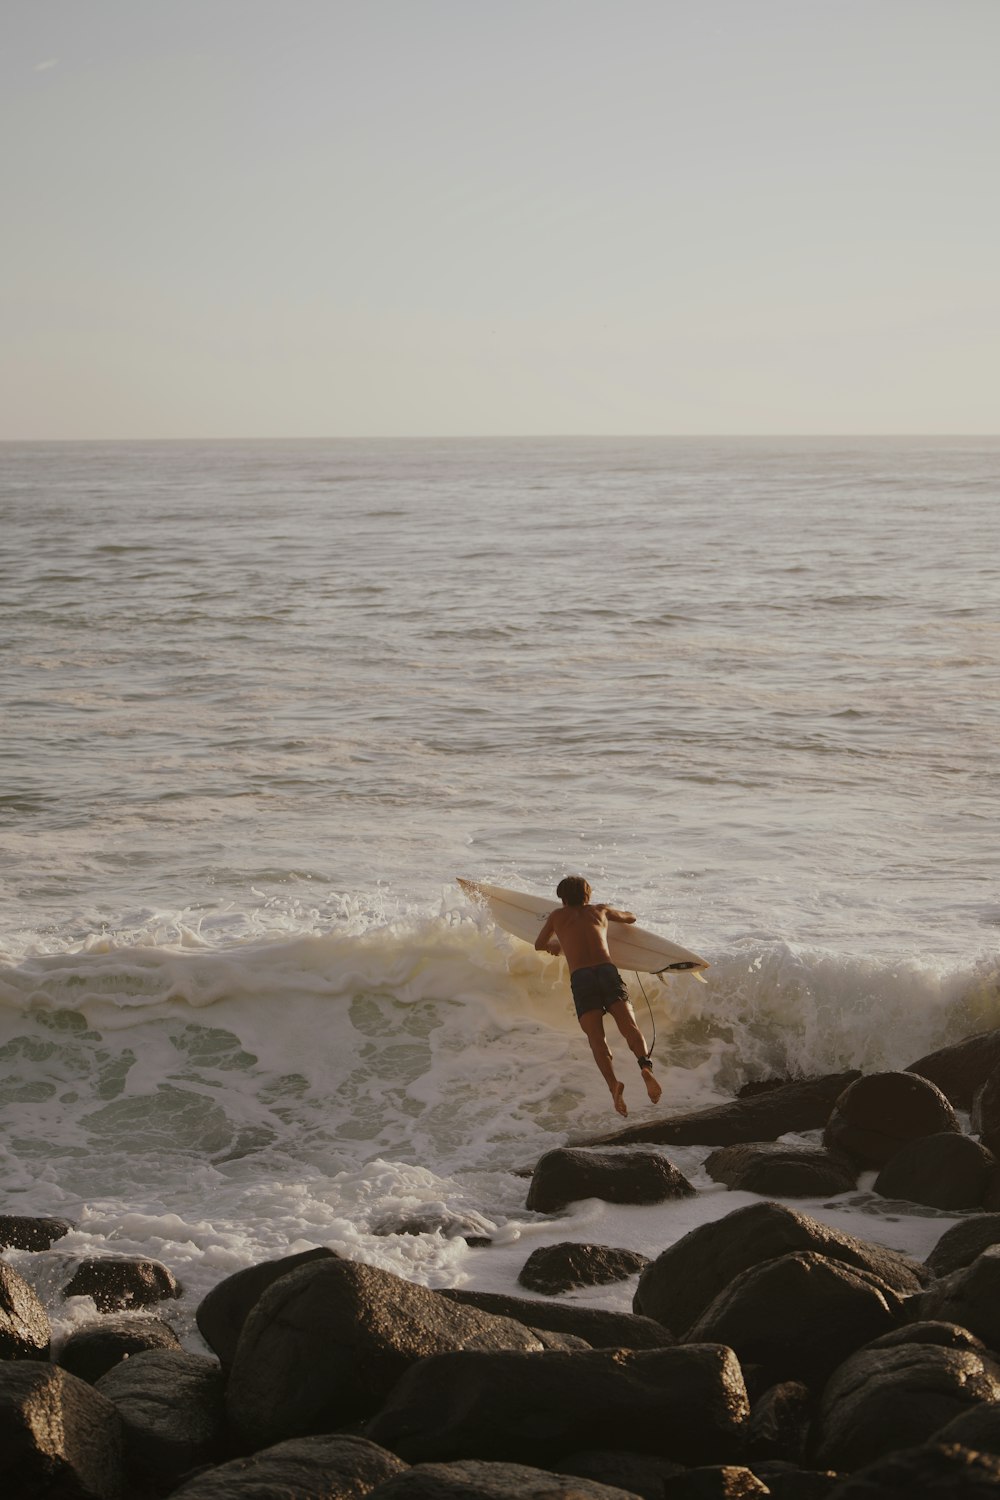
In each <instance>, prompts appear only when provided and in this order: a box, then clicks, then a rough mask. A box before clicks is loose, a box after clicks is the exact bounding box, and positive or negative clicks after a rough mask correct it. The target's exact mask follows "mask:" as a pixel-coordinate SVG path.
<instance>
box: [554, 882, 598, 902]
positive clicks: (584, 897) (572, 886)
mask: <svg viewBox="0 0 1000 1500" xmlns="http://www.w3.org/2000/svg"><path fill="white" fill-rule="evenodd" d="M556 895H557V896H558V897H559V900H560V901H561V902H562V904H563V906H586V904H587V902H588V901H589V900H590V882H589V881H587V880H584V878H583V876H582V875H567V876H565V878H564V879H562V880H560V882H559V884H558V885H557V886H556Z"/></svg>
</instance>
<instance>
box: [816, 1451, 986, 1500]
mask: <svg viewBox="0 0 1000 1500" xmlns="http://www.w3.org/2000/svg"><path fill="white" fill-rule="evenodd" d="M998 1486H1000V1459H997V1458H994V1457H993V1456H992V1454H988V1453H974V1452H973V1451H972V1449H971V1448H963V1447H961V1446H960V1445H959V1444H958V1443H950V1444H948V1445H947V1446H946V1445H945V1444H943V1443H925V1444H924V1445H923V1446H922V1447H920V1448H902V1449H900V1450H899V1451H898V1452H895V1453H890V1454H888V1455H887V1456H886V1457H885V1458H880V1459H876V1461H875V1463H873V1464H868V1465H867V1467H865V1468H864V1469H859V1470H858V1471H857V1473H855V1474H848V1475H847V1476H846V1477H844V1478H842V1479H841V1480H840V1482H839V1484H837V1485H836V1486H835V1487H834V1489H832V1490H831V1491H830V1500H901V1497H906V1500H909V1497H910V1496H917V1495H919V1496H921V1497H924V1496H926V1497H927V1500H996V1496H997V1491H998Z"/></svg>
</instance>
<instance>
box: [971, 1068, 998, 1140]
mask: <svg viewBox="0 0 1000 1500" xmlns="http://www.w3.org/2000/svg"><path fill="white" fill-rule="evenodd" d="M972 1133H973V1135H978V1137H979V1139H980V1140H981V1141H982V1143H983V1145H984V1146H985V1147H986V1148H987V1150H988V1151H992V1152H993V1154H994V1156H995V1155H996V1154H997V1151H998V1150H1000V1059H998V1061H997V1063H996V1065H995V1066H994V1068H993V1070H992V1072H990V1073H989V1074H988V1075H987V1077H986V1079H985V1081H984V1083H983V1084H982V1086H981V1087H980V1088H978V1089H977V1090H976V1092H975V1094H974V1095H973V1096H972Z"/></svg>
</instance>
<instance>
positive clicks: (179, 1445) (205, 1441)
mask: <svg viewBox="0 0 1000 1500" xmlns="http://www.w3.org/2000/svg"><path fill="white" fill-rule="evenodd" d="M95 1389H96V1390H97V1391H98V1392H99V1393H100V1394H101V1395H102V1396H105V1397H107V1399H108V1400H109V1401H110V1402H112V1403H113V1405H114V1406H115V1407H116V1408H117V1410H118V1414H119V1416H120V1417H121V1419H122V1428H123V1430H124V1437H125V1462H126V1467H127V1468H128V1469H129V1471H130V1473H131V1474H132V1475H133V1477H134V1478H135V1479H137V1480H139V1481H141V1482H145V1483H150V1482H151V1481H153V1480H155V1481H156V1484H157V1486H158V1487H162V1488H164V1489H169V1488H172V1487H173V1484H174V1483H176V1482H177V1480H178V1479H179V1478H180V1477H181V1475H183V1474H185V1473H187V1471H188V1470H189V1469H193V1468H194V1467H195V1466H196V1465H198V1464H204V1463H211V1462H212V1461H213V1460H215V1459H218V1458H221V1457H222V1456H223V1435H224V1432H225V1421H226V1412H225V1405H224V1402H223V1396H222V1392H223V1379H222V1370H221V1367H220V1366H219V1364H218V1362H217V1361H216V1360H214V1359H207V1358H206V1357H205V1356H204V1355H201V1354H188V1353H186V1352H185V1351H184V1350H182V1349H146V1350H142V1351H140V1352H139V1353H138V1354H133V1355H131V1356H130V1358H128V1359H126V1360H123V1361H122V1362H121V1363H120V1364H118V1365H115V1367H114V1369H112V1370H109V1371H108V1373H107V1374H106V1375H102V1376H101V1378H100V1380H99V1381H98V1382H97V1384H96V1386H95ZM171 1481H172V1482H173V1483H171Z"/></svg>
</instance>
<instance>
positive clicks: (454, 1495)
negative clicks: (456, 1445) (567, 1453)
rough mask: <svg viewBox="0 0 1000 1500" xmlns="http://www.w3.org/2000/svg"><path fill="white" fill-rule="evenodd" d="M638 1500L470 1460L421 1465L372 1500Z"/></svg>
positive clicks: (589, 1483)
mask: <svg viewBox="0 0 1000 1500" xmlns="http://www.w3.org/2000/svg"><path fill="white" fill-rule="evenodd" d="M397 1497H398V1500H636V1497H635V1496H634V1495H632V1494H630V1493H629V1492H628V1491H626V1490H620V1489H613V1488H612V1487H611V1486H609V1485H606V1484H597V1483H596V1482H595V1481H594V1480H591V1479H573V1478H570V1477H568V1476H567V1475H563V1474H551V1473H549V1472H548V1471H547V1470H545V1469H535V1468H532V1467H529V1466H528V1465H526V1464H514V1463H491V1462H488V1461H487V1462H484V1461H482V1460H480V1459H469V1460H466V1461H465V1462H462V1463H453V1464H417V1465H416V1467H415V1468H412V1469H407V1470H406V1472H405V1473H403V1474H399V1475H397V1477H396V1478H395V1479H390V1480H388V1481H387V1482H386V1483H385V1484H380V1485H379V1487H378V1489H376V1490H372V1492H371V1500H397Z"/></svg>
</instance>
